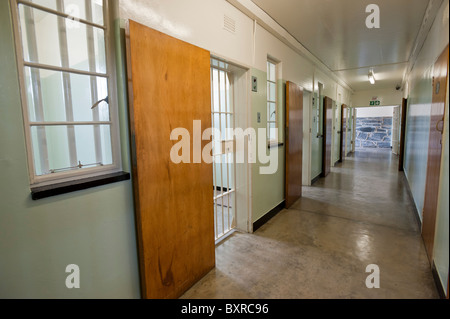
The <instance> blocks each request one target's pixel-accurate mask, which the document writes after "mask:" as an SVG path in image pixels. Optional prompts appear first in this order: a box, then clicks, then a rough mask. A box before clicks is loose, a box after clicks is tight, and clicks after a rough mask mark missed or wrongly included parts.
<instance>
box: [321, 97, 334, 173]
mask: <svg viewBox="0 0 450 319" xmlns="http://www.w3.org/2000/svg"><path fill="white" fill-rule="evenodd" d="M332 130H333V100H332V99H330V98H329V97H328V96H325V97H324V98H323V152H322V154H323V162H322V177H326V176H327V175H328V174H329V173H330V170H331V152H332V150H331V139H332V136H333V135H332V134H333V131H332Z"/></svg>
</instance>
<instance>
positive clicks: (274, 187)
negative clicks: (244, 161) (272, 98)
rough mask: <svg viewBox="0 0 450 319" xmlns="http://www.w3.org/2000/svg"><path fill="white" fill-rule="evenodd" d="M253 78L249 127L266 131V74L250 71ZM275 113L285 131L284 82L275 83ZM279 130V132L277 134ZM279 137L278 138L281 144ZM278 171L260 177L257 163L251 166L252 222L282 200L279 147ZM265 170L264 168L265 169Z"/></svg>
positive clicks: (282, 148) (282, 157) (282, 156)
mask: <svg viewBox="0 0 450 319" xmlns="http://www.w3.org/2000/svg"><path fill="white" fill-rule="evenodd" d="M251 72H252V76H256V77H257V78H258V92H257V93H255V92H252V112H251V123H252V127H253V128H255V130H258V128H264V127H266V123H267V93H266V91H267V86H266V81H267V73H266V72H264V71H260V70H257V69H252V71H251ZM277 84H278V98H279V99H278V104H277V112H278V119H279V128H280V130H282V129H281V128H283V127H284V112H285V109H284V105H285V103H284V100H285V98H284V97H285V94H284V91H285V82H284V81H278V83H277ZM258 112H260V113H261V123H258V122H257V113H258ZM280 130H279V131H280ZM282 138H283V137H282V136H280V139H281V141H283V140H282ZM277 151H278V170H277V172H276V173H275V174H273V175H261V174H260V172H259V168H260V167H261V164H260V163H259V161H257V163H255V164H252V199H253V200H252V214H253V216H252V217H253V218H252V219H253V222H255V221H257V220H258V219H260V218H261V217H262V216H264V215H265V214H266V213H268V212H269V211H270V210H272V209H273V208H275V207H276V206H277V205H278V204H280V203H281V202H282V201H283V200H284V175H285V169H284V167H285V163H284V161H285V154H284V152H285V151H284V146H281V147H278V148H277ZM264 166H265V165H264Z"/></svg>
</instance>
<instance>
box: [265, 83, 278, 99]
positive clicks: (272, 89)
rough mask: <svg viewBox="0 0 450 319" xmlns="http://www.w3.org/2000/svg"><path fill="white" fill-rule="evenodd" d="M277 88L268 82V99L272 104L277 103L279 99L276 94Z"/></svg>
mask: <svg viewBox="0 0 450 319" xmlns="http://www.w3.org/2000/svg"><path fill="white" fill-rule="evenodd" d="M276 89H277V86H276V85H275V83H272V82H267V99H268V100H269V101H271V102H275V101H276V98H277V94H276Z"/></svg>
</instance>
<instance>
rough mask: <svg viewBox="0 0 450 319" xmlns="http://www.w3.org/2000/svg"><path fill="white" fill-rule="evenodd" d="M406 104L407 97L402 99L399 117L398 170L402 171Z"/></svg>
mask: <svg viewBox="0 0 450 319" xmlns="http://www.w3.org/2000/svg"><path fill="white" fill-rule="evenodd" d="M407 106H408V99H403V100H402V116H401V119H400V125H401V127H400V146H399V152H398V170H399V171H400V172H403V161H404V158H405V136H406V115H407V114H406V112H407Z"/></svg>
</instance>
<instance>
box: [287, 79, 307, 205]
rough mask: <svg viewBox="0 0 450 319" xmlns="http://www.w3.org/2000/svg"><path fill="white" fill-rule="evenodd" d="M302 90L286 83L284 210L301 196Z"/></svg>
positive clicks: (290, 83)
mask: <svg viewBox="0 0 450 319" xmlns="http://www.w3.org/2000/svg"><path fill="white" fill-rule="evenodd" d="M302 165H303V89H302V88H301V87H299V86H298V85H297V84H295V83H292V82H286V208H289V207H291V206H292V204H294V203H295V202H296V201H297V200H298V199H299V198H300V197H301V196H302Z"/></svg>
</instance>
